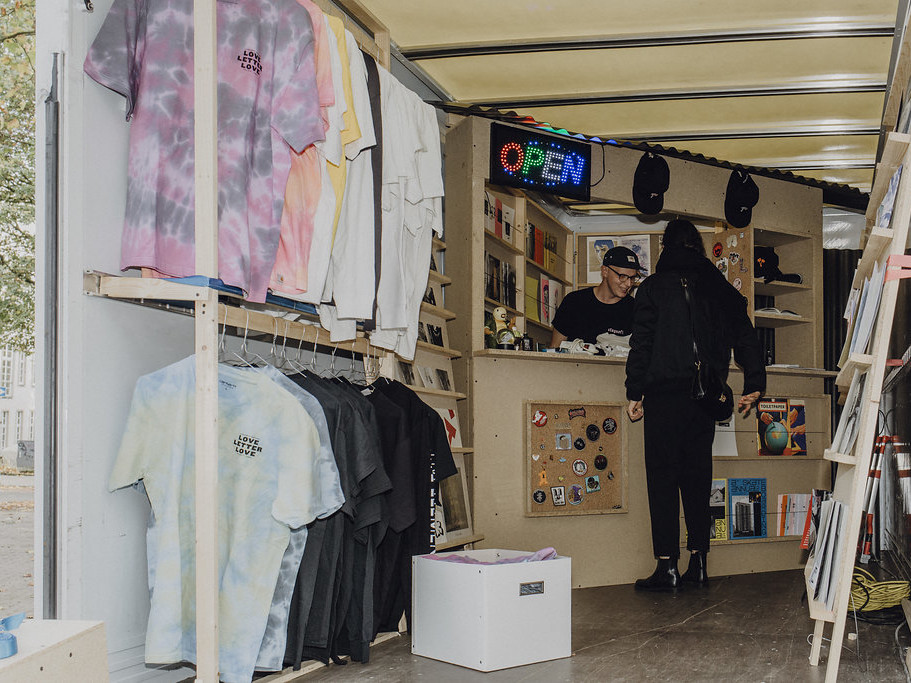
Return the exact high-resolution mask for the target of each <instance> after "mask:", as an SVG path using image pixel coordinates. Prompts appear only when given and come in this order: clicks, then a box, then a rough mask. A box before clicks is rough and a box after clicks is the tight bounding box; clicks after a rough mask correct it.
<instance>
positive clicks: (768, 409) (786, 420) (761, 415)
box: [756, 398, 807, 455]
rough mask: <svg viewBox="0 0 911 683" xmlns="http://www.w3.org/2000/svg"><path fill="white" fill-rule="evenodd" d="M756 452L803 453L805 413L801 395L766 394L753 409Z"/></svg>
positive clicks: (804, 445) (805, 439) (805, 445)
mask: <svg viewBox="0 0 911 683" xmlns="http://www.w3.org/2000/svg"><path fill="white" fill-rule="evenodd" d="M756 432H757V434H758V436H759V455H806V454H807V414H806V404H805V402H804V401H803V400H802V399H793V398H767V399H763V400H761V401H760V402H759V408H758V410H757V411H756Z"/></svg>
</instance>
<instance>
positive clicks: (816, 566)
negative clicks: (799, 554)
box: [807, 498, 835, 598]
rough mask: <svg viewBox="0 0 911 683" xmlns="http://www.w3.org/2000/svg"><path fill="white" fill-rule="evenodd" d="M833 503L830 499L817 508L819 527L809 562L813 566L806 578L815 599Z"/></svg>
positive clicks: (824, 559) (817, 592) (824, 556)
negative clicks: (811, 562) (810, 561)
mask: <svg viewBox="0 0 911 683" xmlns="http://www.w3.org/2000/svg"><path fill="white" fill-rule="evenodd" d="M834 505H835V501H834V500H833V499H831V498H829V499H827V500H824V501H822V503H821V504H820V506H819V526H818V527H817V529H818V530H817V533H816V544H815V546H814V549H813V554H812V556H811V558H810V559H811V560H812V561H813V564H812V566H811V568H810V575H809V576H808V577H807V586H808V587H809V590H810V591H812V593H813V597H814V598H815V597H816V596H817V595H818V594H819V591H818V588H819V579H820V576H821V574H822V570H823V566H824V565H825V563H826V550H827V541H828V539H829V530H830V528H829V523H830V522H831V520H832V508H833V506H834Z"/></svg>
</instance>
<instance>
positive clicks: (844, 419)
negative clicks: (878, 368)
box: [830, 370, 867, 455]
mask: <svg viewBox="0 0 911 683" xmlns="http://www.w3.org/2000/svg"><path fill="white" fill-rule="evenodd" d="M866 377H867V373H865V372H861V371H860V370H855V371H854V375H853V377H852V378H851V387H850V388H849V389H848V396H847V398H846V399H845V405H844V407H843V408H842V411H841V417H840V418H839V420H838V426H837V427H836V428H835V436H834V437H832V446H831V447H830V448H831V450H832V451H833V452H835V453H842V454H844V455H850V453H851V449H852V448H853V447H854V441H855V440H856V439H857V429H858V420H859V419H860V403H861V399H862V398H863V393H864V381H865V380H866Z"/></svg>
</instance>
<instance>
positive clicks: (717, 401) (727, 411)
mask: <svg viewBox="0 0 911 683" xmlns="http://www.w3.org/2000/svg"><path fill="white" fill-rule="evenodd" d="M680 284H681V285H683V296H684V297H685V298H686V306H687V308H688V309H689V313H690V328H691V329H692V332H693V365H695V367H696V376H695V377H694V378H693V391H692V394H691V395H692V398H693V400H694V401H696V402H697V403H698V404H699V405H700V406H702V408H703V409H704V410H705V411H706V412H707V413H708V414H709V415H711V416H712V418H714V420H715V421H716V422H721V421H723V420H727V419H728V418H730V417H731V415H733V413H734V392H733V391H732V390H731V387H729V386H728V385H727V382H724V381H722V379H721V377H720V376H719V375H718V373H717V372H715V369H714V368H712V366H711V365H709V364H708V363H704V362H702V360H701V358H700V356H699V347H698V346H697V345H696V324H695V322H694V320H693V300H692V299H691V298H690V288H689V284H688V283H687V281H686V278H685V277H682V278H680Z"/></svg>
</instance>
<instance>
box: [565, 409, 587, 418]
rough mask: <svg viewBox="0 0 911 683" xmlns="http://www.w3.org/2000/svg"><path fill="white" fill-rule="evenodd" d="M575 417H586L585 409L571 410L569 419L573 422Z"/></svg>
mask: <svg viewBox="0 0 911 683" xmlns="http://www.w3.org/2000/svg"><path fill="white" fill-rule="evenodd" d="M574 417H585V408H570V410H569V419H570V420H572V419H573V418H574Z"/></svg>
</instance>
